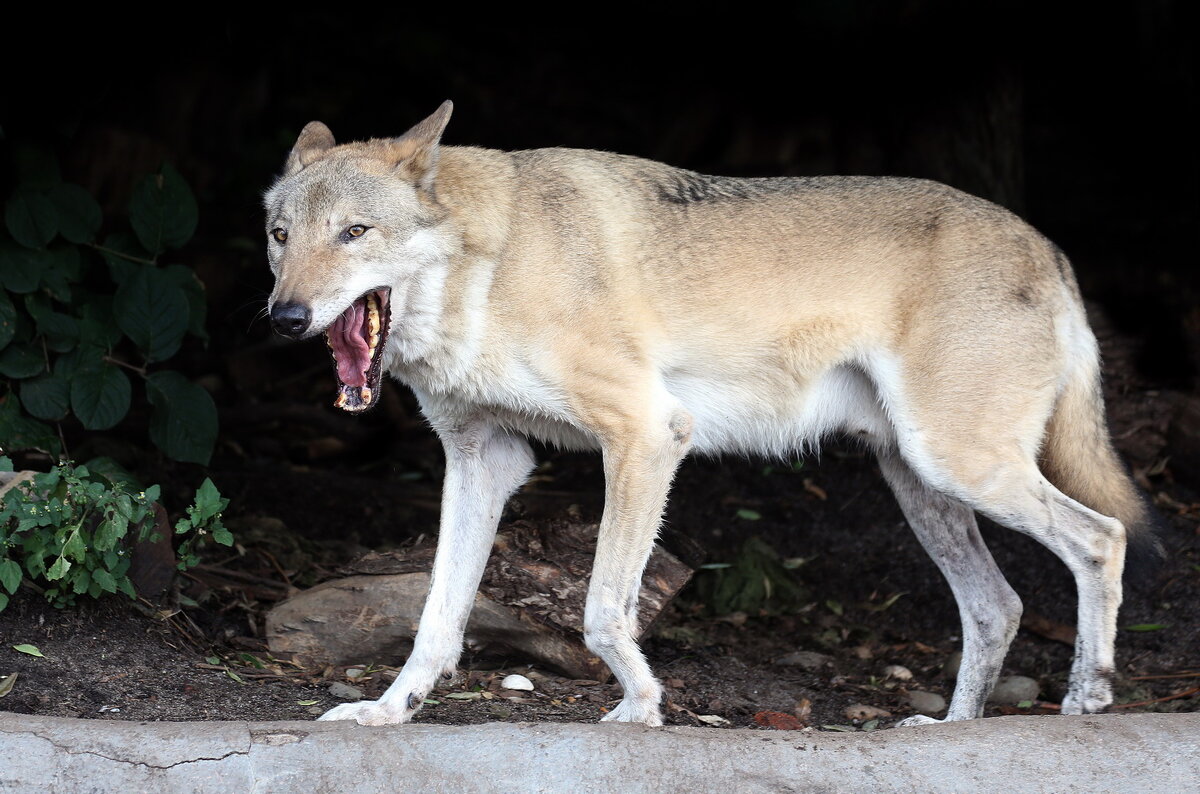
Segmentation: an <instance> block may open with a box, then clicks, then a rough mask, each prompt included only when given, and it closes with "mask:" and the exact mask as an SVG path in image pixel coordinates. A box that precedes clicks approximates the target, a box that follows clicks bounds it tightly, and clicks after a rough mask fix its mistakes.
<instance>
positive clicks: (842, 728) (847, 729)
mask: <svg viewBox="0 0 1200 794" xmlns="http://www.w3.org/2000/svg"><path fill="white" fill-rule="evenodd" d="M821 730H823V731H838V732H839V733H856V732H857V731H858V729H857V728H855V727H854V726H853V725H822V726H821Z"/></svg>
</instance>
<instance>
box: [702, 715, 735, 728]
mask: <svg viewBox="0 0 1200 794" xmlns="http://www.w3.org/2000/svg"><path fill="white" fill-rule="evenodd" d="M696 719H698V720H700V721H701V722H703V723H704V724H705V725H711V726H713V727H714V728H721V727H724V726H726V725H729V724H730V723H729V720H727V719H725V718H724V717H722V716H721V715H719V714H697V715H696Z"/></svg>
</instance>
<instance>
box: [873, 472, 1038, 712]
mask: <svg viewBox="0 0 1200 794" xmlns="http://www.w3.org/2000/svg"><path fill="white" fill-rule="evenodd" d="M879 467H880V469H881V470H882V471H883V475H884V477H885V478H886V479H887V481H888V484H889V485H890V486H891V488H892V491H893V492H894V493H895V494H896V500H897V501H898V502H899V503H900V508H901V510H903V511H904V515H905V517H906V518H907V519H908V523H909V524H910V525H911V526H912V528H913V532H914V533H916V536H917V539H918V540H920V542H921V545H922V546H924V548H925V550H926V551H927V552H929V556H930V557H932V558H933V561H934V562H935V563H936V564H937V566H938V568H939V569H940V570H941V572H942V575H943V576H945V577H946V581H947V583H949V585H950V589H951V590H952V591H953V592H954V597H955V600H956V601H957V602H958V611H959V616H960V617H961V619H962V638H963V651H962V653H963V658H962V666H961V667H960V668H959V674H958V682H957V685H956V686H955V688H954V697H953V699H952V700H951V701H950V709H949V711H948V712H947V714H946V721H951V720H969V719H975V718H976V717H981V716H983V707H984V703H985V702H986V701H987V696H988V695H989V694H990V693H991V691H992V687H993V686H995V684H996V678H997V677H998V676H999V675H1000V667H1001V665H1002V664H1003V662H1004V657H1005V654H1007V652H1008V646H1009V644H1010V643H1011V642H1012V639H1013V636H1014V635H1016V633H1017V626H1018V623H1019V622H1020V619H1021V600H1020V598H1018V597H1017V594H1016V593H1015V592H1013V589H1012V588H1011V587H1010V586H1009V584H1008V582H1007V581H1006V580H1005V578H1004V574H1002V573H1001V572H1000V569H999V568H997V567H996V563H995V561H994V560H993V559H992V555H991V553H990V552H988V549H987V546H985V545H984V542H983V538H982V537H980V535H979V527H978V525H977V524H976V522H975V514H974V512H973V511H972V510H971V508H970V507H967V506H966V505H964V504H963V503H962V502H960V501H958V500H956V499H953V498H950V497H948V496H945V495H943V494H940V493H938V492H937V491H934V490H933V489H932V488H930V487H929V486H928V485H926V484H925V483H924V482H922V481H921V479H920V478H919V477H918V476H917V475H916V474H915V473H914V472H913V470H912V469H911V468H909V466H908V464H907V463H905V462H904V461H903V460H902V459H901V458H900V456H899V455H898V454H896V453H895V452H883V453H881V454H880V456H879ZM936 721H937V720H931V719H929V718H920V717H912V718H909V719H908V720H904V721H903V722H901V723H900V724H901V725H920V724H925V723H929V722H936Z"/></svg>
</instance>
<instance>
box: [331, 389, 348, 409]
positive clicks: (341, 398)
mask: <svg viewBox="0 0 1200 794" xmlns="http://www.w3.org/2000/svg"><path fill="white" fill-rule="evenodd" d="M345 404H346V392H339V393H338V396H337V399H336V400H334V401H333V407H334V408H341V407H342V406H344V405H345Z"/></svg>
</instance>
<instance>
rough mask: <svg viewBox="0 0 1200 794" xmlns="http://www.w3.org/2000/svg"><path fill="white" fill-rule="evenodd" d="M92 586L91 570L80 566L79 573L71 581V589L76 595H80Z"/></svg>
mask: <svg viewBox="0 0 1200 794" xmlns="http://www.w3.org/2000/svg"><path fill="white" fill-rule="evenodd" d="M91 586H92V572H91V571H89V570H88V569H87V568H82V569H80V571H79V575H78V576H76V577H75V581H73V582H72V583H71V590H73V591H74V592H75V594H76V595H82V594H83V593H86V592H87V589H88V588H89V587H91Z"/></svg>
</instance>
